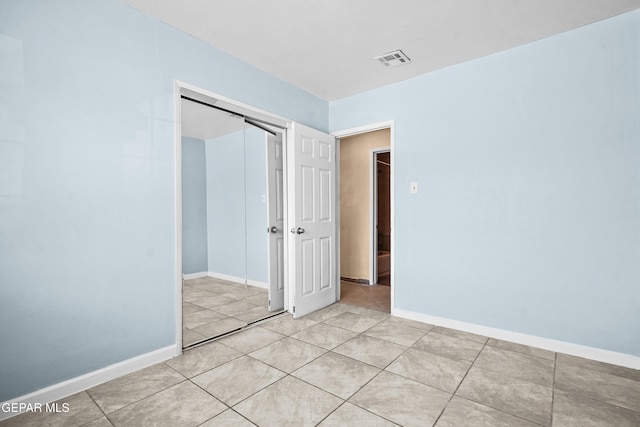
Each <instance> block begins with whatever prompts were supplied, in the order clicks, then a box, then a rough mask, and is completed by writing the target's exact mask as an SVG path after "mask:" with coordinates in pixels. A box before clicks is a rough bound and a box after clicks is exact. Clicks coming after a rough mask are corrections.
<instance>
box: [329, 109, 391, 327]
mask: <svg viewBox="0 0 640 427" xmlns="http://www.w3.org/2000/svg"><path fill="white" fill-rule="evenodd" d="M381 129H389V147H385V148H384V149H381V151H389V152H390V157H391V172H390V173H391V180H390V186H391V194H390V196H391V284H390V285H391V314H392V315H393V314H394V312H395V295H394V294H395V250H394V246H395V208H396V207H395V194H394V165H395V162H394V149H393V147H394V139H395V137H394V121H393V120H388V121H385V122H379V123H373V124H370V125H365V126H360V127H356V128H350V129H345V130H341V131H337V132H333V135H334V136H335V137H336V138H337V141H336V152H337V153H339V152H340V138H345V137H348V136H354V135H359V134H362V133H368V132H373V131H376V130H381ZM336 161H339V158H338V159H337V160H336ZM337 171H338V173H337V179H336V181H337V184H336V185H337V186H338V189H339V188H340V168H339V167H338V168H337ZM369 191H370V192H371V193H373V189H372V188H371V186H370V189H369ZM336 194H337V197H338V200H337V202H336V205H337V206H338V209H339V207H340V193H339V191H337V192H336ZM372 224H373V222H372ZM371 234H373V233H371ZM369 250H370V254H371V257H370V259H372V260H373V252H371V251H376V250H377V248H375V247H373V237H371V239H370V248H369ZM337 256H338V263H339V262H340V212H339V211H338V254H337ZM339 267H340V265H339V264H338V268H339ZM372 271H373V269H372ZM339 275H340V273H339V270H338V276H339ZM373 280H375V278H374V277H373V273H372V281H371V282H370V283H373ZM338 291H339V287H338Z"/></svg>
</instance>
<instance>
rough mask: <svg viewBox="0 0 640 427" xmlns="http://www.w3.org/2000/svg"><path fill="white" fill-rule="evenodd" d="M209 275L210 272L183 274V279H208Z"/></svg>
mask: <svg viewBox="0 0 640 427" xmlns="http://www.w3.org/2000/svg"><path fill="white" fill-rule="evenodd" d="M208 275H209V273H208V272H206V271H201V272H199V273H188V274H183V275H182V278H183V279H184V280H191V279H200V278H202V277H207V276H208Z"/></svg>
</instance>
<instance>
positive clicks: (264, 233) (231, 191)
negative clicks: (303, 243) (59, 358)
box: [181, 97, 284, 348]
mask: <svg viewBox="0 0 640 427" xmlns="http://www.w3.org/2000/svg"><path fill="white" fill-rule="evenodd" d="M207 104H209V105H207ZM181 114H182V125H181V129H182V265H183V277H184V280H183V292H182V297H183V347H184V348H187V347H190V346H193V345H197V344H198V343H201V342H204V341H207V340H209V339H211V338H215V337H217V336H220V335H224V334H226V333H229V332H232V331H235V330H238V329H241V328H243V327H245V326H247V325H248V324H250V323H252V322H256V321H259V320H261V319H263V318H266V317H269V316H271V315H273V314H274V313H277V312H278V311H281V310H282V308H283V303H284V287H283V281H282V264H281V263H282V249H283V248H282V244H283V241H282V237H283V233H282V221H281V220H280V222H278V218H281V217H282V211H283V206H282V194H283V191H282V157H281V153H282V130H281V129H278V128H272V127H271V126H268V125H266V124H264V123H259V122H254V123H253V124H252V121H251V120H250V119H249V118H246V117H244V116H242V115H239V114H234V113H233V112H231V111H229V110H220V109H216V108H214V107H213V103H210V102H207V99H206V98H204V99H203V98H202V97H198V99H195V98H189V97H187V99H185V97H183V100H182V113H181ZM270 156H271V157H270Z"/></svg>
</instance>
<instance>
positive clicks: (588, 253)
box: [330, 11, 640, 356]
mask: <svg viewBox="0 0 640 427" xmlns="http://www.w3.org/2000/svg"><path fill="white" fill-rule="evenodd" d="M639 29H640V11H636V12H633V13H629V14H626V15H622V16H619V17H616V18H613V19H609V20H606V21H602V22H599V23H596V24H593V25H590V26H587V27H583V28H579V29H577V30H574V31H570V32H567V33H564V34H561V35H558V36H555V37H551V38H548V39H545V40H542V41H539V42H536V43H532V44H529V45H526V46H523V47H519V48H516V49H512V50H509V51H506V52H503V53H499V54H495V55H492V56H489V57H486V58H483V59H479V60H476V61H472V62H468V63H464V64H461V65H458V66H454V67H450V68H447V69H443V70H441V71H438V72H434V73H430V74H427V75H423V76H420V77H417V78H414V79H411V80H408V81H405V82H402V83H398V84H394V85H392V86H387V87H384V88H381V89H378V90H373V91H369V92H366V93H362V94H360V95H356V96H352V97H348V98H345V99H342V100H338V101H335V102H331V103H330V123H331V126H330V127H331V130H332V131H338V130H343V129H349V128H353V127H356V126H361V125H365V124H369V123H375V122H380V121H384V120H390V119H393V120H395V153H394V154H395V156H394V159H393V160H394V162H395V206H396V210H395V213H396V214H395V251H396V253H395V268H396V270H395V292H396V300H395V302H396V307H397V308H399V309H403V310H410V311H413V312H417V313H424V314H429V315H434V316H440V317H444V318H448V319H455V320H459V321H464V322H470V323H474V324H479V325H485V326H490V327H495V328H501V329H506V330H510V331H516V332H521V333H525V334H531V335H535V336H541V337H546V338H553V339H558V340H562V341H567V342H572V343H578V344H583V345H587V346H592V347H597V348H602V349H606V350H612V351H616V352H622V353H627V354H632V355H636V356H640V328H639V327H638V325H640V286H638V285H639V284H640V262H639V260H640V124H639V123H640V121H639V120H638V119H639V117H640V83H639V82H640V79H639V76H640V36H639V35H640V33H639V31H640V30H639ZM411 181H417V182H418V183H419V190H420V192H419V194H417V195H410V194H409V183H410V182H411Z"/></svg>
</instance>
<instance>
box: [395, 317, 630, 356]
mask: <svg viewBox="0 0 640 427" xmlns="http://www.w3.org/2000/svg"><path fill="white" fill-rule="evenodd" d="M392 315H394V316H397V317H402V318H404V319H410V320H416V321H418V322H423V323H429V324H431V325H436V326H443V327H446V328H451V329H457V330H460V331H465V332H470V333H473V334H477V335H483V336H485V337H489V338H495V339H499V340H503V341H510V342H514V343H517V344H523V345H528V346H530V347H537V348H542V349H544V350H550V351H553V352H558V353H565V354H570V355H572V356H578V357H584V358H586V359H591V360H596V361H598V362H605V363H610V364H612V365H618V366H624V367H626V368H631V369H640V357H638V356H633V355H631V354H624V353H617V352H614V351H609V350H603V349H600V348H594V347H587V346H584V345H580V344H572V343H568V342H564V341H557V340H553V339H549V338H542V337H536V336H533V335H527V334H522V333H519V332H512V331H507V330H504V329H496V328H491V327H488V326H481V325H476V324H473V323H466V322H460V321H458V320H451V319H446V318H444V317H436V316H430V315H428V314H422V313H415V312H413V311H407V310H400V309H397V308H396V309H394V310H393V313H392Z"/></svg>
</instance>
